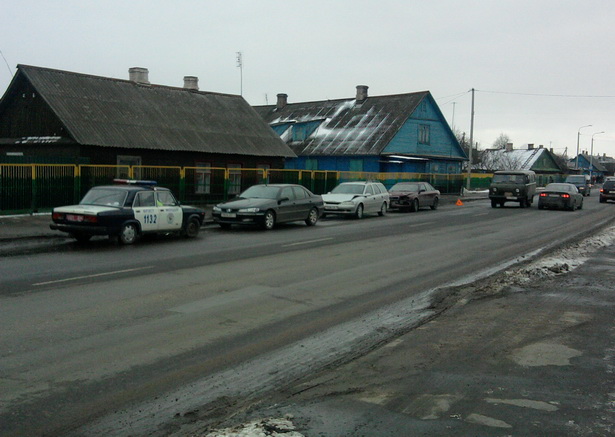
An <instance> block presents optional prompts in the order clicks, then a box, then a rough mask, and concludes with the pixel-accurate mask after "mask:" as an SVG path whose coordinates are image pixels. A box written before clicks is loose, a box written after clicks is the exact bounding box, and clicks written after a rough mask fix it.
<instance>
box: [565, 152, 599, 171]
mask: <svg viewBox="0 0 615 437" xmlns="http://www.w3.org/2000/svg"><path fill="white" fill-rule="evenodd" d="M581 157H582V158H583V159H584V160H585V162H586V163H587V167H585V169H589V164H590V163H591V165H592V166H593V168H594V169H595V170H596V171H600V172H603V173H604V172H607V171H608V170H607V169H606V167H605V166H604V165H603V164H604V163H605V162H604V161H603V162H600V159H601V158H602V157H601V156H594V158H593V159H592V157H591V155H590V154H588V153H579V158H581ZM576 161H577V158H576V157H574V158H572V159H570V160H568V167H569V168H575V166H576ZM579 168H583V167H581V165H580V164H579Z"/></svg>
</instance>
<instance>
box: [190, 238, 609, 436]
mask: <svg viewBox="0 0 615 437" xmlns="http://www.w3.org/2000/svg"><path fill="white" fill-rule="evenodd" d="M614 237H615V231H614V230H613V229H610V230H607V231H605V232H603V233H602V234H600V235H598V236H596V237H593V238H590V239H588V240H585V241H584V242H581V243H578V244H575V245H572V246H571V247H568V248H565V249H564V250H561V251H558V252H557V253H554V254H552V256H550V257H547V258H543V259H541V260H538V261H536V262H533V263H531V264H530V265H525V266H521V267H517V268H515V269H511V270H509V271H507V272H505V273H503V274H500V275H498V276H497V277H495V278H491V279H490V280H488V281H482V282H479V283H477V284H472V285H467V286H463V287H460V288H459V289H458V290H456V294H455V298H454V299H447V300H446V301H442V302H440V305H442V306H449V307H450V308H448V309H447V310H446V311H444V312H442V313H441V314H439V315H438V316H437V317H435V318H433V319H432V320H430V321H428V322H427V323H425V324H423V325H422V326H420V327H418V328H416V329H414V330H413V331H412V332H410V333H407V334H405V335H403V336H400V337H398V338H396V339H394V340H393V341H391V342H390V343H388V344H386V345H384V346H382V347H380V348H378V349H376V350H373V351H372V352H371V353H369V354H367V355H366V356H364V357H362V358H360V359H357V360H354V361H352V362H350V363H347V364H344V365H342V366H340V367H337V368H332V369H328V370H326V371H323V372H321V373H319V374H318V375H316V376H312V377H309V378H307V379H305V380H301V381H297V382H296V383H295V384H293V385H292V386H289V387H287V388H286V389H284V390H283V391H279V392H276V393H273V394H271V395H270V396H269V397H268V398H267V399H265V400H261V401H259V402H255V403H252V404H248V405H244V406H243V407H242V408H237V409H236V410H235V411H233V412H227V415H226V417H224V418H223V420H222V421H220V420H212V422H210V423H200V424H195V426H193V427H191V429H190V430H188V429H184V430H183V431H182V432H180V434H182V435H184V432H188V433H189V434H190V435H206V436H210V437H213V436H261V435H262V436H266V435H272V436H276V435H277V436H289V437H297V436H308V437H311V436H422V435H425V436H427V435H428V436H439V435H442V436H447V435H455V436H477V435H480V436H507V435H515V436H518V435H522V436H525V435H528V436H529V435H531V436H538V435H558V436H590V435H591V436H610V435H614V434H615V375H614V370H615V324H614V308H615V287H614V286H613V284H614V280H615V246H614V245H613V244H612V242H613V239H614ZM219 419H222V418H219Z"/></svg>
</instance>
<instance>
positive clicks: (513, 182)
mask: <svg viewBox="0 0 615 437" xmlns="http://www.w3.org/2000/svg"><path fill="white" fill-rule="evenodd" d="M535 194H536V173H534V172H533V171H531V170H500V171H496V172H495V173H494V174H493V179H492V180H491V185H490V186H489V199H490V200H491V207H492V208H495V207H497V206H498V205H500V206H501V207H502V206H504V204H505V203H506V202H519V206H520V207H521V208H526V207H527V208H529V207H530V206H532V203H533V202H534V195H535Z"/></svg>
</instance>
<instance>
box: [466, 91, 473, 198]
mask: <svg viewBox="0 0 615 437" xmlns="http://www.w3.org/2000/svg"><path fill="white" fill-rule="evenodd" d="M473 147H474V88H472V113H471V115H470V152H469V154H468V155H469V156H468V158H469V159H470V161H469V162H468V183H467V188H468V190H469V189H470V184H471V183H472V148H473Z"/></svg>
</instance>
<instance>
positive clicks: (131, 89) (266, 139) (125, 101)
mask: <svg viewBox="0 0 615 437" xmlns="http://www.w3.org/2000/svg"><path fill="white" fill-rule="evenodd" d="M17 68H18V72H17V74H16V75H15V78H13V82H11V85H13V83H15V82H16V81H17V80H19V78H21V77H23V78H25V79H26V80H28V81H29V82H30V83H31V85H32V86H33V87H34V89H35V90H36V91H37V93H38V94H39V95H40V96H41V97H42V98H43V99H44V100H45V102H46V103H47V104H48V105H49V107H50V108H51V110H52V111H53V112H54V113H55V114H56V116H57V117H58V119H59V120H60V122H61V123H62V124H63V125H64V127H65V128H66V130H67V132H68V133H69V134H70V136H71V137H72V138H73V139H74V140H75V141H76V142H78V143H80V144H85V145H92V146H100V147H122V148H137V149H155V150H169V151H191V152H206V153H221V154H234V155H254V156H275V157H294V156H295V155H294V153H293V152H292V150H290V148H289V147H288V146H287V145H286V144H285V143H284V142H283V141H282V140H281V139H280V138H279V136H277V135H276V134H275V132H273V131H272V130H271V128H270V127H269V126H267V125H266V124H265V123H263V121H262V119H261V118H260V117H259V116H258V115H257V114H256V112H255V111H254V109H253V108H252V107H251V106H250V105H249V104H248V102H246V101H245V100H244V99H243V97H241V96H236V95H230V94H220V93H212V92H202V91H196V90H189V89H185V88H176V87H169V86H162V85H149V84H140V83H137V82H133V81H130V80H122V79H113V78H106V77H100V76H92V75H87V74H80V73H73V72H68V71H61V70H53V69H48V68H41V67H33V66H27V65H18V67H17ZM10 88H11V87H10V86H9V89H10ZM7 94H8V91H7ZM5 96H6V94H5ZM3 100H4V98H3ZM2 106H3V105H2V101H0V111H1V110H2Z"/></svg>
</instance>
